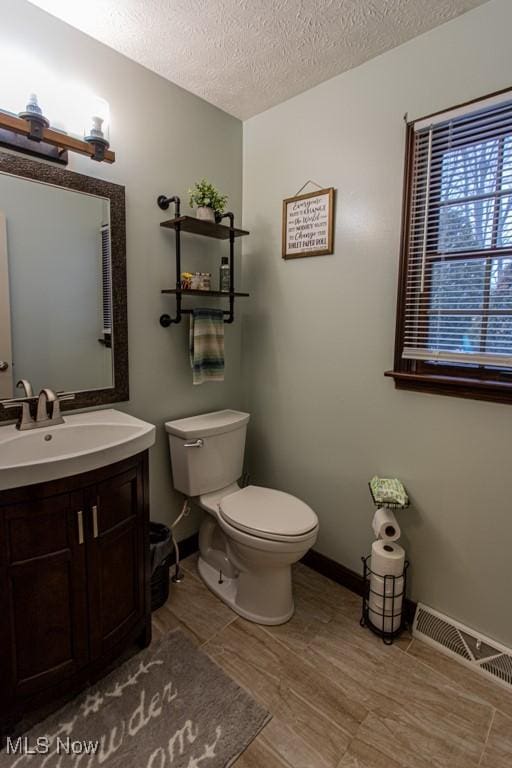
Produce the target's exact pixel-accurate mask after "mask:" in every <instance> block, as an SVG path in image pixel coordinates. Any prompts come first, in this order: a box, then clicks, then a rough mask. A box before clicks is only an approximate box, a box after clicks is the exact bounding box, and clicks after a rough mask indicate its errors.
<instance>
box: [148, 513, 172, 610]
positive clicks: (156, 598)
mask: <svg viewBox="0 0 512 768" xmlns="http://www.w3.org/2000/svg"><path fill="white" fill-rule="evenodd" d="M149 548H150V551H151V610H152V611H156V610H157V608H160V607H161V606H162V605H163V604H164V603H165V602H166V600H167V598H168V597H169V569H170V567H171V553H172V541H171V531H170V529H169V528H168V527H167V526H166V525H162V523H150V524H149Z"/></svg>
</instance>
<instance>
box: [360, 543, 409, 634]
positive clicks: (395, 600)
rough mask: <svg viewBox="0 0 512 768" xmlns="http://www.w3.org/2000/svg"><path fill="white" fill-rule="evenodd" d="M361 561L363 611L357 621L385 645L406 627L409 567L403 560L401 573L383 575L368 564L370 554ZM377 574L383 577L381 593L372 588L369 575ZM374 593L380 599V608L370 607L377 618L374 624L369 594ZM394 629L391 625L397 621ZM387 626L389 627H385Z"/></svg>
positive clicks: (407, 562)
mask: <svg viewBox="0 0 512 768" xmlns="http://www.w3.org/2000/svg"><path fill="white" fill-rule="evenodd" d="M361 560H362V561H363V577H364V591H363V613H362V616H361V621H360V622H359V623H360V624H361V626H362V627H368V629H370V630H371V631H372V632H373V633H374V634H375V635H378V636H379V637H381V638H382V640H383V642H384V643H385V644H386V645H391V644H392V643H393V640H394V639H395V637H398V636H399V635H400V634H401V633H402V632H403V630H404V629H405V628H406V625H407V620H406V610H405V595H406V592H407V570H408V568H409V561H408V560H406V561H405V562H404V568H403V571H402V573H401V574H399V575H398V576H390V575H386V576H383V575H382V574H380V573H375V572H374V571H372V569H371V568H370V566H369V562H370V560H371V555H367V556H366V557H362V558H361ZM372 575H373V576H377V577H379V578H380V579H383V582H384V585H383V586H384V589H383V593H380V592H375V591H374V590H372V585H371V577H372ZM372 594H373V595H375V596H376V597H378V598H380V599H381V600H382V610H378V608H377V607H376V606H373V607H372V609H371V610H372V614H373V615H374V616H376V617H377V618H378V619H379V622H378V623H377V624H376V623H375V622H374V621H372V620H371V619H370V616H369V614H370V596H371V595H372ZM397 622H399V623H398V626H397V627H396V629H393V626H394V625H395V624H396V623H397ZM378 624H380V626H378ZM387 626H389V629H386V627H387Z"/></svg>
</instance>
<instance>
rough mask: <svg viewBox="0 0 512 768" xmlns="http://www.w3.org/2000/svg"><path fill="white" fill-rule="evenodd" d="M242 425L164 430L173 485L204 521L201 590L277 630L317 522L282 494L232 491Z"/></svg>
mask: <svg viewBox="0 0 512 768" xmlns="http://www.w3.org/2000/svg"><path fill="white" fill-rule="evenodd" d="M248 421H249V414H244V413H241V412H239V411H231V410H226V411H218V412H216V413H211V414H204V415H202V416H195V417H191V418H188V419H180V420H177V421H173V422H167V423H166V429H167V432H168V434H169V442H170V451H171V463H172V469H173V482H174V487H175V488H176V489H177V490H180V491H181V492H182V493H185V494H186V495H187V496H189V497H191V498H193V499H194V501H195V502H196V503H197V504H198V505H199V506H200V507H201V508H202V509H203V510H204V511H205V512H206V513H207V514H206V515H205V517H204V519H203V522H202V523H201V527H200V531H199V559H198V571H199V574H200V576H201V578H202V579H203V581H204V582H205V583H206V585H207V586H208V587H209V588H210V589H211V590H212V592H214V593H215V594H216V595H218V597H220V598H221V599H222V600H223V601H224V602H225V603H227V604H228V605H229V606H230V607H231V608H232V609H233V610H234V611H236V612H237V613H239V614H240V615H241V616H243V617H244V618H246V619H249V620H250V621H254V622H256V623H258V624H268V625H272V624H283V623H284V622H286V621H288V620H289V619H290V618H291V617H292V615H293V612H294V603H293V591H292V571H291V566H292V565H293V564H294V563H296V562H297V561H298V560H300V559H301V558H302V557H303V556H304V555H305V554H306V552H307V551H308V550H309V549H310V548H311V547H312V546H313V544H314V543H315V541H316V538H317V535H318V518H317V516H316V514H315V513H314V512H313V510H312V509H311V508H310V507H308V506H307V504H305V503H304V502H302V501H300V499H297V498H296V497H294V496H291V495H290V494H288V493H284V492H282V491H277V490H273V489H271V488H264V487H261V486H254V485H249V486H246V487H245V488H240V487H239V485H238V484H237V482H236V481H237V480H238V479H239V477H240V476H241V474H242V467H243V454H244V448H245V434H246V428H247V423H248ZM221 479H222V484H221V485H219V483H220V482H221ZM215 486H217V487H215Z"/></svg>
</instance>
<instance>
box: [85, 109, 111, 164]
mask: <svg viewBox="0 0 512 768" xmlns="http://www.w3.org/2000/svg"><path fill="white" fill-rule="evenodd" d="M102 125H103V118H102V117H98V115H94V117H93V118H92V128H91V132H90V133H89V135H88V136H85V137H84V140H85V141H86V142H87V143H88V144H90V145H91V146H92V147H94V154H93V156H92V159H93V160H98V161H99V162H101V161H102V160H104V159H105V150H106V149H108V148H109V146H110V145H109V143H108V141H107V139H106V138H105V134H104V133H103V129H102Z"/></svg>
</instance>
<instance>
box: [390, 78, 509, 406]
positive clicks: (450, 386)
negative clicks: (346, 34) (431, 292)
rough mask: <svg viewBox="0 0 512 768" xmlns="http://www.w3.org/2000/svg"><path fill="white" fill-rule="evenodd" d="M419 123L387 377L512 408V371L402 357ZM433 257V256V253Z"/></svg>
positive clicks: (409, 139)
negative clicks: (393, 339)
mask: <svg viewBox="0 0 512 768" xmlns="http://www.w3.org/2000/svg"><path fill="white" fill-rule="evenodd" d="M506 93H510V98H511V100H512V91H511V90H510V89H508V88H507V89H503V90H502V91H498V92H496V93H493V94H487V95H486V96H482V97H479V98H478V99H474V100H472V101H470V102H466V103H465V104H460V105H457V106H456V107H453V109H458V108H459V107H466V106H467V107H471V106H473V105H474V106H475V109H477V105H478V103H479V102H481V101H484V100H485V99H487V98H490V97H492V96H497V95H501V94H506ZM451 109H452V108H450V109H445V110H442V111H440V112H436V113H434V114H432V115H429V116H426V117H425V118H421V119H422V120H424V119H427V118H428V117H435V116H437V115H442V114H443V113H444V112H448V111H451ZM416 122H417V121H416V120H415V121H413V122H408V123H407V128H406V141H405V161H404V182H403V197H402V218H401V238H400V263H399V272H398V293H397V309H396V329H395V354H394V367H393V370H390V371H386V372H385V376H390V377H392V378H393V379H394V382H395V387H396V388H397V389H405V390H412V391H417V392H427V393H430V394H440V395H448V396H453V397H462V398H470V399H475V400H487V401H491V402H499V403H511V404H512V370H510V371H505V370H497V369H494V370H493V369H490V368H487V367H485V366H478V367H476V368H468V367H464V366H462V365H461V366H457V365H455V364H450V363H437V362H432V363H430V362H428V361H424V360H414V359H406V358H403V357H402V350H403V347H404V341H405V303H406V287H407V275H408V249H409V248H408V246H409V235H410V223H411V221H410V219H411V217H410V215H409V214H410V205H411V197H412V191H413V180H414V145H415V131H414V125H415V123H416ZM437 207H439V209H440V206H439V205H437ZM429 250H430V249H429ZM506 251H509V252H510V255H511V256H512V247H511V248H507V249H506ZM503 252H504V249H502V248H500V249H499V253H500V254H503ZM482 253H485V251H482V250H480V251H475V252H474V253H473V252H470V253H468V254H467V259H468V260H469V259H473V258H475V259H477V258H479V257H480V258H482ZM430 255H431V256H434V254H433V253H432V251H431V253H430ZM454 257H455V259H457V258H461V255H460V254H459V253H458V252H454ZM434 261H435V258H434V259H433V260H432V263H434Z"/></svg>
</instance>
